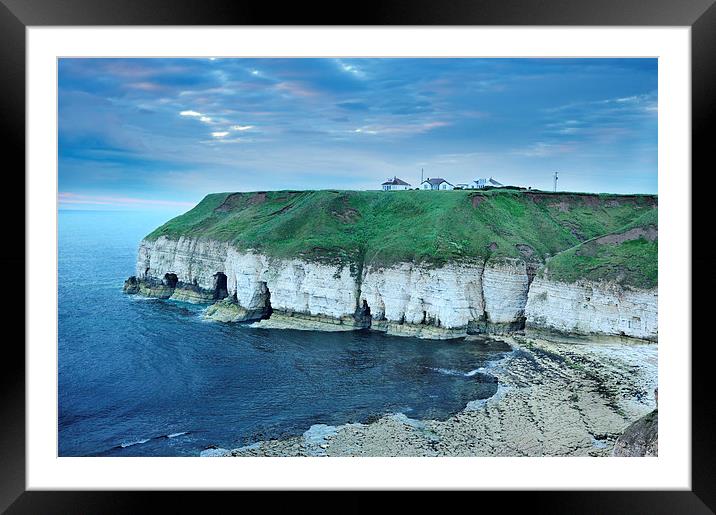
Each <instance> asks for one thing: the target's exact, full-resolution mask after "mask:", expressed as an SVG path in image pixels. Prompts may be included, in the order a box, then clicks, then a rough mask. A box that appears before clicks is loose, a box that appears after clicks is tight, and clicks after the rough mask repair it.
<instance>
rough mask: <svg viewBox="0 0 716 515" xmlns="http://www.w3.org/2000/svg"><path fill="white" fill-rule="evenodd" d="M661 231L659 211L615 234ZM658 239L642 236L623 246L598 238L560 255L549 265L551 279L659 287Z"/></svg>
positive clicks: (646, 214)
mask: <svg viewBox="0 0 716 515" xmlns="http://www.w3.org/2000/svg"><path fill="white" fill-rule="evenodd" d="M638 227H640V228H644V229H646V228H648V227H653V228H658V215H657V209H656V208H653V209H650V210H649V211H647V212H646V213H643V214H642V215H641V216H639V217H637V219H635V220H633V221H631V222H630V223H628V224H627V225H625V226H624V227H623V228H622V229H620V230H619V231H615V232H614V233H613V234H622V233H625V232H626V231H628V230H630V229H634V228H638ZM658 255H659V242H658V239H655V240H653V241H651V240H650V239H649V238H646V237H639V238H636V239H631V240H628V241H623V242H621V243H600V242H599V238H595V239H592V240H589V241H586V242H584V243H581V244H580V245H578V246H576V247H573V248H571V249H567V250H565V251H564V252H561V253H559V254H558V255H556V256H555V257H553V258H552V259H550V260H549V261H548V262H547V269H546V271H545V273H546V274H547V275H548V277H550V278H552V279H556V280H560V281H563V282H568V283H572V282H575V281H577V280H579V279H589V280H607V281H613V282H617V283H620V284H625V285H630V286H635V287H638V288H655V287H656V286H657V284H658Z"/></svg>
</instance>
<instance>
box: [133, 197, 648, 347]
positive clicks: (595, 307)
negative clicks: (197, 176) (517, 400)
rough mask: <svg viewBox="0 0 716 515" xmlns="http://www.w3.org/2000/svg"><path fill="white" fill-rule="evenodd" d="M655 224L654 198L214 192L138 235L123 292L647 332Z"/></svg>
mask: <svg viewBox="0 0 716 515" xmlns="http://www.w3.org/2000/svg"><path fill="white" fill-rule="evenodd" d="M426 204H428V205H426ZM656 218H657V217H656V198H655V197H650V196H616V195H611V196H598V195H591V196H589V195H573V194H572V195H566V194H561V195H560V194H555V195H550V194H543V193H531V194H530V193H527V192H505V191H500V192H497V191H495V192H485V193H477V192H459V191H456V192H420V191H408V192H390V193H384V192H330V191H325V192H265V193H249V194H219V195H218V196H209V197H207V198H206V199H205V200H204V201H202V203H200V204H199V205H198V206H197V207H196V208H194V209H193V210H192V211H190V212H189V213H187V214H185V215H182V217H178V218H177V219H174V220H172V221H170V222H168V223H167V224H165V226H163V227H161V228H159V229H157V231H155V232H154V233H152V234H150V235H149V236H148V237H147V238H145V239H144V240H143V241H142V242H141V244H140V247H139V253H138V258H137V267H136V276H134V277H133V278H130V279H128V281H127V282H126V284H125V291H127V292H128V293H140V294H144V295H148V296H155V297H159V298H171V299H177V300H184V301H192V302H207V303H213V304H212V306H210V307H209V308H208V309H207V312H206V316H207V317H209V318H213V319H216V320H220V321H224V322H231V321H236V322H239V321H242V322H254V323H257V325H258V326H260V327H261V326H263V327H294V328H299V329H322V330H354V329H363V328H371V329H374V330H382V331H387V332H389V333H391V334H396V335H408V336H417V337H422V338H456V337H463V336H466V335H467V334H476V333H509V332H514V331H521V330H523V329H527V330H528V331H529V330H533V331H550V332H552V331H557V332H563V333H568V334H598V335H614V336H629V337H635V338H641V339H647V340H656V339H657V335H658V333H657V288H656V272H655V270H656V263H655V259H656V242H657V229H656V227H657V225H656ZM652 261H653V263H652Z"/></svg>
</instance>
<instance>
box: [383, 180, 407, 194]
mask: <svg viewBox="0 0 716 515" xmlns="http://www.w3.org/2000/svg"><path fill="white" fill-rule="evenodd" d="M381 186H382V187H383V191H395V190H409V189H410V184H408V183H407V182H405V181H403V180H400V179H398V178H397V177H393V178H392V179H388V180H387V181H385V182H384V183H383V184H381Z"/></svg>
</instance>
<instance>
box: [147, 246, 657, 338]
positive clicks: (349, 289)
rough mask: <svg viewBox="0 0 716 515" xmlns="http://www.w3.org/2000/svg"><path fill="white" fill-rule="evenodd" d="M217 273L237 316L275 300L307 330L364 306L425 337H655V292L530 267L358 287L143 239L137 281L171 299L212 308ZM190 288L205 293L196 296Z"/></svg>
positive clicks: (312, 271)
mask: <svg viewBox="0 0 716 515" xmlns="http://www.w3.org/2000/svg"><path fill="white" fill-rule="evenodd" d="M219 272H221V273H223V274H225V275H226V289H227V291H228V294H229V296H230V297H232V296H233V295H236V303H237V304H238V306H239V307H240V308H241V309H240V310H238V311H237V313H239V314H241V313H243V314H246V316H247V317H248V318H252V317H253V319H255V317H256V315H257V314H258V313H261V312H262V310H264V309H265V308H266V307H267V306H268V302H269V301H270V306H271V308H272V309H273V311H274V315H276V316H275V318H276V320H275V321H274V322H275V323H279V320H280V319H281V317H283V320H286V319H287V317H288V318H291V324H294V325H295V324H297V323H299V325H300V321H301V317H303V318H305V319H306V320H310V324H307V325H306V327H307V328H316V326H317V325H319V326H320V324H322V323H324V322H328V323H333V324H336V323H338V324H339V325H342V326H343V327H344V328H346V327H347V328H351V324H352V323H353V321H354V319H353V316H354V314H355V313H356V308H362V307H363V303H364V302H365V304H366V305H367V307H369V308H370V314H371V318H372V320H373V323H372V327H373V328H375V329H382V330H387V331H388V332H390V333H392V334H400V335H413V336H419V337H424V338H446V337H459V336H465V335H466V334H467V331H468V330H469V331H471V332H474V331H478V332H482V331H487V332H490V331H493V330H498V329H497V328H499V327H502V328H503V330H504V328H507V329H506V330H514V329H517V328H519V327H521V324H522V321H523V320H525V317H526V319H527V325H528V327H532V328H540V329H547V330H558V331H562V332H569V333H587V334H613V335H619V334H624V335H627V336H633V337H637V338H646V339H656V336H657V293H656V290H653V291H646V290H632V289H628V288H622V287H620V286H617V285H605V284H601V283H600V284H595V283H577V284H563V283H556V282H551V281H549V280H546V279H541V278H536V279H535V280H534V281H533V282H532V283H531V285H530V281H529V278H528V274H527V269H526V266H525V263H524V262H522V261H519V260H503V261H500V262H489V261H488V262H487V263H486V264H485V265H482V264H479V263H459V264H458V263H451V264H448V265H445V266H443V267H439V268H434V267H427V266H422V265H415V264H410V263H402V264H398V265H395V266H392V267H388V268H377V267H367V268H366V269H365V270H363V274H362V279H361V280H360V281H359V280H357V279H356V278H355V277H353V276H351V273H350V270H349V268H348V267H339V266H333V265H326V264H321V263H313V262H306V261H302V260H299V259H290V260H287V259H276V258H269V257H267V256H264V255H261V254H257V253H254V252H239V251H237V250H236V249H234V248H233V247H230V246H229V245H228V244H227V243H221V242H216V241H209V240H201V239H189V238H180V239H179V240H169V239H167V238H164V237H162V238H159V239H158V240H156V241H143V242H142V243H141V245H140V248H139V255H138V259H137V277H138V278H139V280H140V281H142V280H144V281H152V280H155V281H157V280H158V281H162V280H163V279H164V278H165V274H176V276H177V280H178V281H179V283H183V285H184V288H185V289H183V290H182V289H180V288H179V287H178V288H176V291H175V292H174V293H173V294H172V298H177V299H182V300H192V299H194V300H197V301H201V300H204V301H206V299H207V292H208V295H209V297H208V298H209V299H211V292H212V291H214V289H215V288H216V286H217V282H216V281H217V279H216V275H217V273H219ZM186 285H190V286H193V287H198V288H200V289H202V290H204V292H203V293H201V292H200V294H198V295H194V294H193V293H192V292H191V291H190V290H187V289H186ZM180 286H181V285H180ZM149 288H151V286H149ZM159 288H160V289H161V288H166V287H165V286H163V287H159ZM168 291H169V294H171V291H172V290H171V289H169V290H168ZM159 293H162V292H159ZM202 295H203V297H202ZM274 315H272V318H273V317H274ZM227 316H228V315H227ZM232 316H233V315H232ZM236 319H240V317H239V318H236ZM510 324H512V325H510ZM359 326H360V324H358V325H357V327H359ZM341 330H342V329H341Z"/></svg>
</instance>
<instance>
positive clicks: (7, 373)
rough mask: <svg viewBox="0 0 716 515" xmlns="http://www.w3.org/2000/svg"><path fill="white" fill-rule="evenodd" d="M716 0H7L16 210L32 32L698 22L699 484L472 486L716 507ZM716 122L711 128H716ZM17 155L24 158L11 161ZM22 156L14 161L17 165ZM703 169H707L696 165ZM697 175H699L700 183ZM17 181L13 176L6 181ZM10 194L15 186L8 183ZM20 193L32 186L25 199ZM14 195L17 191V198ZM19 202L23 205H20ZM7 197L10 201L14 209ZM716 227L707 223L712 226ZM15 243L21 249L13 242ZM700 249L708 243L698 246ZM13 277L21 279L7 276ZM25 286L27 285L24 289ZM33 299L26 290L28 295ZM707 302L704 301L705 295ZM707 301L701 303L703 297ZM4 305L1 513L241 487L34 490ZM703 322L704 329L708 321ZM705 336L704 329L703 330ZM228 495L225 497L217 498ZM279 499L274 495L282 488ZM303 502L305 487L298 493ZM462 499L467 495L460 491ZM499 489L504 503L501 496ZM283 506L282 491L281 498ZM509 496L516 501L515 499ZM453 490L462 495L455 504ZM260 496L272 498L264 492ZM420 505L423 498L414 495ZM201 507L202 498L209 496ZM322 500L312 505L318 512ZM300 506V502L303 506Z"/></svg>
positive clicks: (183, 503)
mask: <svg viewBox="0 0 716 515" xmlns="http://www.w3.org/2000/svg"><path fill="white" fill-rule="evenodd" d="M715 1H716V0H651V1H649V2H645V1H644V0H601V1H600V2H596V1H589V0H452V1H443V2H436V1H432V2H431V1H428V0H413V1H409V2H408V1H400V0H390V1H387V0H383V1H382V2H375V3H374V2H360V3H356V4H341V3H333V4H332V5H331V6H322V5H320V4H311V5H308V4H305V3H293V4H288V3H287V4H285V5H281V6H280V7H278V6H277V5H273V4H269V3H261V2H246V1H238V0H234V1H231V0H204V1H202V2H197V1H191V0H154V1H149V0H144V1H142V0H64V1H59V0H54V1H53V0H0V56H1V57H0V59H1V60H0V74H1V76H2V81H0V90H1V91H2V95H0V120H2V121H1V122H0V126H1V127H2V139H1V140H0V145H2V147H3V153H2V155H3V156H4V165H5V166H3V168H4V169H5V172H6V173H5V174H3V176H4V179H5V186H6V188H8V189H10V190H11V191H12V192H13V194H12V195H7V194H6V208H5V209H6V213H8V211H7V210H9V209H14V210H16V211H15V212H20V210H22V212H23V213H24V207H25V206H24V200H25V195H24V192H25V186H24V174H22V175H21V174H20V173H19V170H21V169H22V170H24V165H25V140H24V137H25V109H24V108H25V29H26V28H27V27H30V26H50V25H52V26H57V25H76V26H82V25H96V26H103V25H153V26H161V25H304V24H306V25H512V26H514V25H522V26H523V25H552V26H554V25H571V26H590V25H591V26H595V25H597V26H598V25H606V26H625V25H626V26H630V25H635V26H689V27H691V38H692V41H691V59H692V69H691V74H692V75H691V80H692V171H689V170H684V171H683V173H684V174H685V175H684V176H685V177H688V175H687V174H689V173H691V181H692V185H696V186H698V187H695V188H694V187H692V206H691V208H692V248H691V252H692V278H693V280H692V299H691V302H692V320H693V331H692V334H691V335H689V334H687V333H686V332H685V334H684V346H685V347H687V344H688V343H689V340H690V339H691V341H692V342H693V345H692V346H691V356H692V410H691V412H692V453H691V464H692V474H691V477H692V490H691V491H641V492H626V491H616V492H615V491H611V492H599V491H585V492H574V491H571V492H554V491H550V492H546V491H531V492H510V493H509V494H505V493H499V492H479V493H471V494H470V496H471V500H470V501H469V502H470V503H471V504H472V503H474V502H475V500H476V499H475V497H477V498H478V499H479V502H480V503H482V502H484V501H485V500H488V499H490V500H496V501H498V502H500V505H501V506H505V507H514V506H515V501H516V502H517V503H519V504H522V503H524V504H523V509H529V512H531V513H651V514H656V513H685V514H686V513H689V514H690V513H714V511H715V510H716V453H714V448H715V447H716V444H715V443H714V442H715V440H716V439H714V438H713V436H712V433H713V420H714V416H713V415H714V411H716V408H715V407H714V406H715V405H716V403H714V402H713V399H712V396H711V392H712V391H713V388H712V385H711V384H710V383H709V382H708V377H709V376H710V373H709V372H710V370H709V369H710V368H711V367H712V365H711V361H710V360H709V359H708V353H709V350H710V349H709V348H710V346H711V345H710V341H709V340H710V339H709V338H708V337H707V335H706V334H705V331H704V327H703V326H704V325H705V321H707V320H708V319H709V311H708V310H710V306H711V303H710V302H707V301H706V300H705V295H706V294H707V292H709V290H711V289H712V288H713V287H714V286H715V284H714V283H715V280H714V273H713V264H714V259H713V257H712V254H710V253H709V251H708V249H707V248H705V245H708V239H709V238H708V236H707V235H711V234H713V229H712V228H710V227H709V225H710V223H709V222H710V221H711V220H712V218H713V217H710V216H709V214H710V213H709V212H708V211H707V209H708V207H709V205H710V203H711V199H710V198H708V197H707V195H709V193H710V190H711V188H710V187H709V186H711V185H712V184H713V179H712V177H713V170H716V153H715V152H714V151H713V143H712V139H711V137H710V134H711V133H713V132H714V131H713V129H714V125H716V94H715V93H714V91H715V90H716V87H714V85H716V6H715V5H714V2H715ZM709 129H711V130H709ZM13 158H14V159H13ZM9 162H11V163H16V164H15V165H14V166H9V165H7V163H9ZM697 172H698V173H697ZM697 180H698V183H696V181H697ZM8 182H9V184H8ZM6 192H7V190H6ZM19 192H23V195H20V194H19ZM8 197H12V198H13V199H14V201H13V200H11V199H9V198H8ZM12 202H15V203H16V204H17V205H15V206H13V205H12ZM8 204H9V205H8ZM8 222H10V223H6V224H5V225H6V227H5V231H6V234H7V236H8V241H10V242H13V245H11V246H8V248H6V251H5V252H3V253H2V254H0V259H1V260H2V265H3V269H4V270H14V271H17V270H20V269H22V268H24V266H25V255H24V248H25V247H24V245H22V246H21V245H19V244H18V243H17V242H20V241H23V242H24V241H25V227H24V225H21V224H19V223H18V220H17V219H16V218H9V219H8ZM707 224H709V225H707ZM9 247H12V249H14V250H12V251H11V250H10V249H9ZM699 247H701V248H699ZM6 280H9V281H11V282H12V281H14V282H17V280H16V279H13V278H11V277H9V276H6ZM14 289H15V290H16V289H17V287H14ZM25 295H27V293H25ZM702 299H703V300H702ZM700 300H701V301H700ZM11 304H12V305H11V306H9V307H8V308H9V309H8V310H7V311H6V324H5V325H6V327H15V328H16V330H18V332H20V333H23V334H18V335H16V336H15V337H11V336H9V335H10V332H9V331H10V330H9V329H8V330H7V331H8V332H4V335H5V338H4V340H5V341H4V345H3V350H2V359H0V368H1V371H0V385H1V388H2V394H3V395H2V399H3V400H2V411H1V412H0V413H2V417H0V420H2V430H1V431H0V479H1V480H0V510H5V509H7V510H8V511H7V512H8V513H104V512H143V511H147V510H148V506H149V503H150V502H159V503H161V506H162V508H163V509H169V510H171V509H172V508H173V507H176V511H182V512H185V511H192V509H193V507H194V503H197V504H196V506H200V507H203V509H206V507H208V506H211V505H215V503H216V502H217V501H221V500H228V499H227V497H228V496H233V495H235V494H234V493H226V494H217V493H207V492H205V493H202V494H197V495H198V496H199V497H207V496H209V495H210V496H211V501H210V502H211V504H208V502H209V501H208V500H207V499H201V498H200V499H197V498H196V496H189V495H188V493H186V492H163V493H159V492H156V493H152V492H141V493H137V492H67V491H65V492H39V491H27V492H26V491H25V429H26V428H25V395H24V392H25V352H24V346H23V343H22V342H23V341H24V330H23V326H21V325H20V322H19V321H20V320H23V319H24V317H25V311H24V310H25V303H24V302H19V299H17V293H16V292H15V291H13V295H12V303H11ZM699 324H701V325H699ZM699 336H700V337H699ZM217 495H218V496H217ZM274 495H275V494H274ZM300 497H301V498H302V497H303V495H301V496H300ZM461 497H464V496H458V498H461ZM496 497H499V499H493V498H496ZM270 499H271V500H273V503H284V501H283V496H279V497H272V498H270ZM506 499H509V503H507V501H506ZM454 500H455V496H453V497H452V502H454ZM256 501H259V502H267V501H268V502H270V500H269V498H268V497H266V496H265V495H263V496H262V499H256ZM403 502H404V503H405V504H404V508H405V509H410V508H411V506H410V504H414V505H415V506H421V505H423V503H424V499H423V496H422V495H412V496H411V498H410V499H404V501H403ZM199 503H200V504H199ZM315 503H316V501H313V504H314V508H316V507H317V506H316V504H315ZM296 506H298V505H296ZM338 506H340V509H341V511H348V510H350V511H358V510H360V511H366V510H369V509H372V507H373V504H372V503H371V502H370V501H368V500H364V497H363V496H359V495H358V494H357V493H352V494H350V495H349V496H347V497H346V498H345V499H344V500H342V501H341V504H340V505H334V507H338Z"/></svg>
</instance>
